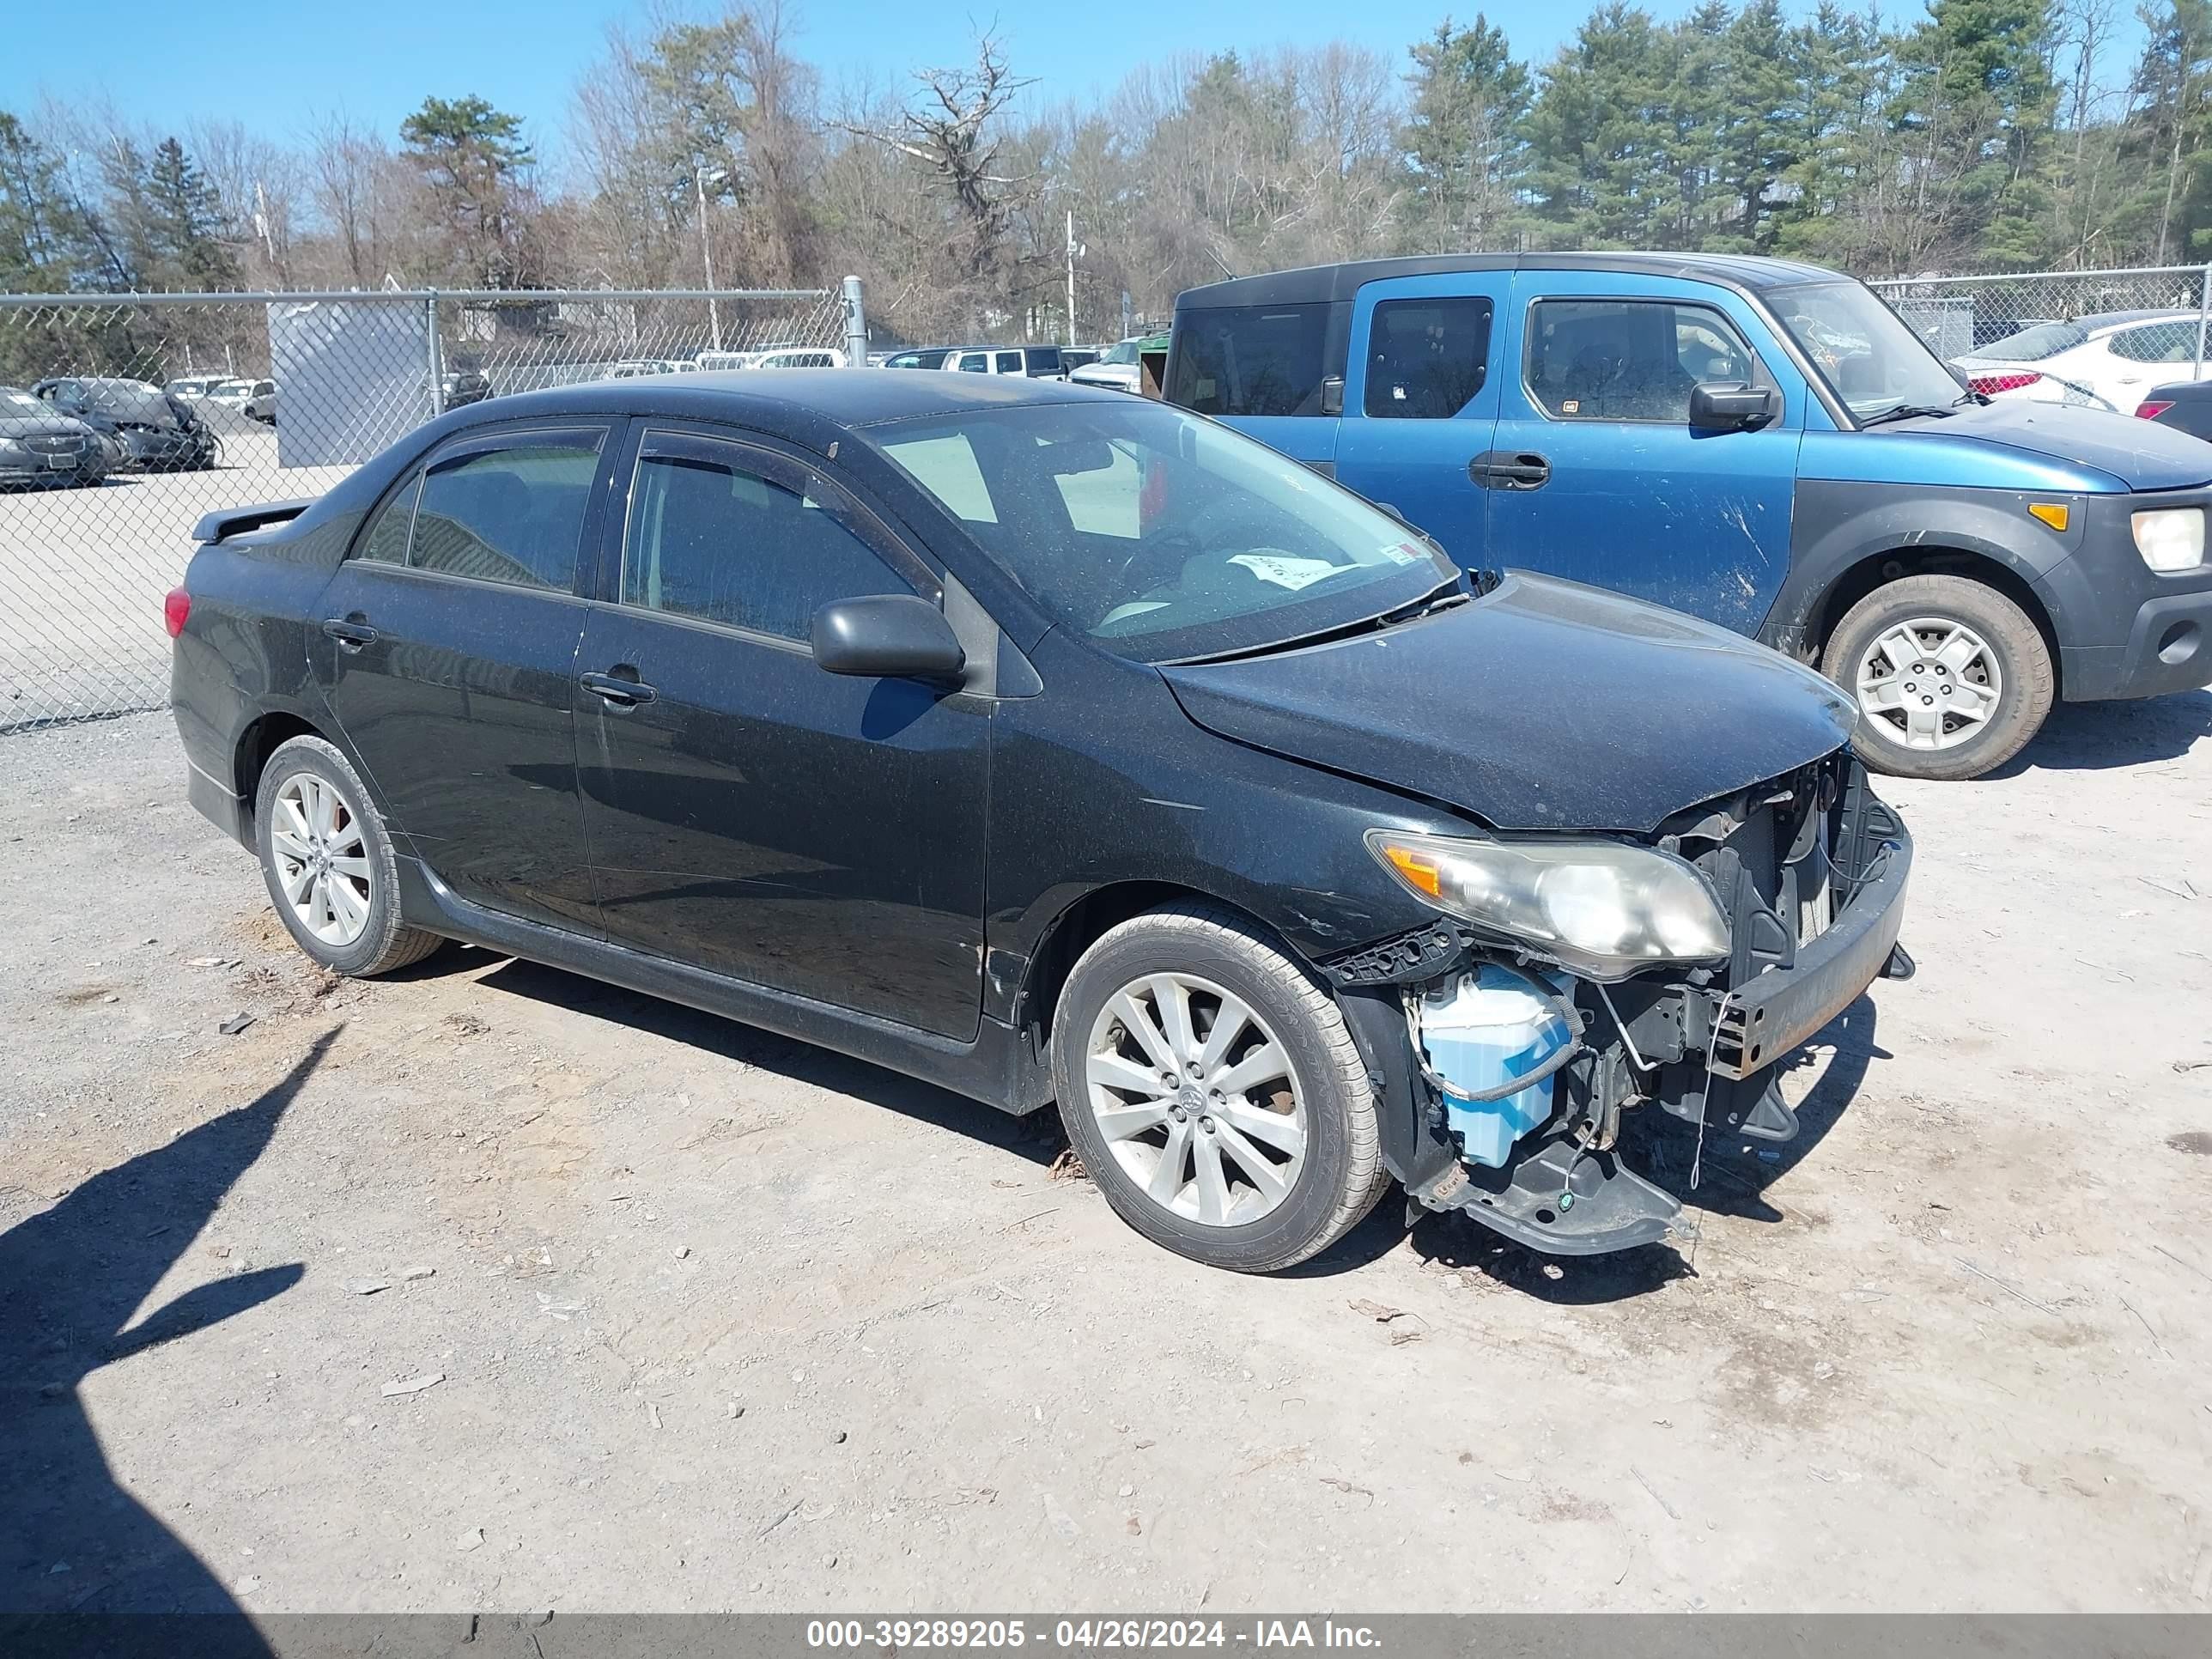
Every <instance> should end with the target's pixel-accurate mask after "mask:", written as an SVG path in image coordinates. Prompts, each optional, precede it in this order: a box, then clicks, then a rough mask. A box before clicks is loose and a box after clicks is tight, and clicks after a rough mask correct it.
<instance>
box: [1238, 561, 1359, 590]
mask: <svg viewBox="0 0 2212 1659" xmlns="http://www.w3.org/2000/svg"><path fill="white" fill-rule="evenodd" d="M1229 562H1230V563H1231V564H1241V565H1243V567H1244V568H1246V569H1247V570H1249V571H1250V572H1251V573H1252V574H1254V575H1255V576H1257V577H1258V578H1259V579H1260V580H1261V581H1263V582H1273V583H1274V584H1275V586H1278V587H1288V588H1300V587H1304V586H1306V585H1307V584H1308V583H1310V582H1317V581H1319V580H1321V579H1322V577H1323V576H1326V575H1328V574H1331V573H1333V572H1334V571H1336V570H1338V569H1340V568H1341V567H1340V566H1337V565H1333V564H1331V563H1330V562H1328V560H1327V559H1294V558H1292V557H1291V556H1290V555H1289V554H1287V553H1238V554H1237V555H1235V556H1232V557H1231V559H1230V561H1229Z"/></svg>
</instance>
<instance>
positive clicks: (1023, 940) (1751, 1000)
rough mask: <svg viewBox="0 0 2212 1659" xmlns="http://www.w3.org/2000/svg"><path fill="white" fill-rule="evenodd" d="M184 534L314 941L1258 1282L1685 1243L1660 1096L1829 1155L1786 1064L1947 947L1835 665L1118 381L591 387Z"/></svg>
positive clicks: (763, 376)
mask: <svg viewBox="0 0 2212 1659" xmlns="http://www.w3.org/2000/svg"><path fill="white" fill-rule="evenodd" d="M197 533H198V538H199V540H200V542H201V544H202V545H201V546H200V548H199V550H198V551H197V553H196V554H195V556H193V558H192V561H191V566H190V568H189V571H188V573H187V575H186V579H185V585H184V586H183V587H182V588H180V589H179V590H177V591H176V592H173V593H172V594H171V595H170V596H169V601H168V607H167V616H168V622H169V626H170V630H171V632H172V634H173V635H174V636H175V638H176V647H175V667H174V677H173V689H174V697H175V710H176V717H177V723H178V726H179V731H180V732H181V734H182V736H183V739H184V746H185V753H186V756H187V757H188V758H189V760H190V763H191V772H190V787H191V799H192V800H193V802H194V804H195V805H197V806H198V807H199V809H200V810H201V811H204V813H206V814H207V815H208V816H209V817H211V818H213V819H214V820H215V821H216V823H220V824H221V825H222V826H223V827H224V828H225V829H228V831H229V832H230V833H231V834H232V835H234V836H236V837H237V838H238V839H239V840H240V841H241V842H245V843H246V845H247V846H249V847H251V848H254V849H255V850H256V851H257V852H258V854H259V856H260V859H261V862H262V866H263V870H264V875H265V877H266V880H267V885H268V889H269V893H270V898H271V900H272V901H273V902H274V904H275V906H276V910H277V914H278V915H280V916H281V917H282V918H283V922H284V924H285V926H286V927H288V928H289V930H290V932H291V933H292V936H293V937H294V939H296V940H297V941H298V943H299V945H300V947H301V949H302V950H303V951H306V952H307V954H308V955H310V956H311V957H313V958H314V959H315V960H317V961H318V962H320V963H324V964H325V965H326V966H328V967H330V968H331V969H335V970H337V971H338V972H341V973H346V974H356V975H370V974H377V973H381V972H385V971H386V970H388V969H393V968H397V967H398V966H400V965H402V964H404V963H411V962H414V961H416V960H417V959H418V958H421V957H424V956H426V955H428V953H429V952H430V951H433V950H435V948H436V947H437V946H438V945H439V943H440V942H441V939H465V940H469V941H471V942H473V943H475V944H477V945H482V946H485V947H488V948H490V949H494V950H497V951H507V952H511V953H513V954H514V955H517V956H521V957H530V958H532V959H535V960H538V961H541V962H545V963H554V964H557V965H559V966H562V967H565V968H568V969H573V970H574V971H577V972H580V973H583V974H587V975H595V976H597V977H599V978H601V979H605V980H608V981H613V982H615V983H617V984H621V985H624V986H628V987H632V988H634V989H637V990H641V991H645V992H649V993H653V994H658V995H661V996H665V997H670V998H673V999H676V1000H679V1001H683V1002H687V1003H690V1004H692V1005H693V1006H698V1007H701V1008H706V1009H709V1010H713V1011H714V1012H719V1013H721V1014H724V1015H726V1016H728V1017H730V1018H735V1019H740V1020H744V1021H746V1022H748V1023H750V1024H756V1025H760V1026H764V1027H767V1028H769V1029H771V1030H776V1031H780V1032H782V1033H785V1034H787V1035H789V1036H797V1037H799V1038H803V1039H805V1040H807V1041H810V1042H819V1043H823V1044H826V1045H828V1046H830V1047H833V1048H839V1049H842V1050H844V1051H845V1052H847V1053H849V1054H857V1055H861V1056H864V1057H866V1058H867V1059H869V1060H875V1061H878V1062H879V1063H881V1064H883V1065H885V1066H892V1067H895V1068H896V1069H899V1070H901V1071H904V1072H907V1073H911V1074H913V1075H915V1076H918V1077H921V1078H925V1079H930V1080H932V1081H934V1082H936V1083H939V1084H941V1085H945V1087H948V1088H951V1089H954V1090H957V1091H961V1092H963V1093H965V1094H968V1095H970V1096H973V1097H975V1098H977V1099H980V1100H982V1101H986V1102H988V1103H991V1104H992V1105H994V1106H998V1107H1000V1108H1002V1109H1006V1110H1009V1111H1014V1112H1028V1111H1031V1110H1034V1109H1037V1108H1039V1107H1041V1106H1043V1105H1045V1104H1046V1103H1050V1102H1057V1103H1058V1105H1059V1109H1060V1115H1061V1117H1062V1119H1063V1120H1064V1121H1065V1123H1066V1128H1067V1133H1068V1134H1069V1137H1070V1138H1071V1139H1072V1140H1073V1144H1074V1146H1075V1147H1076V1149H1077V1151H1078V1152H1079V1154H1080V1156H1081V1158H1082V1162H1083V1164H1084V1167H1085V1170H1088V1171H1089V1173H1090V1174H1091V1176H1092V1177H1093V1178H1094V1179H1095V1180H1096V1181H1097V1183H1098V1185H1099V1187H1100V1188H1101V1189H1102V1190H1103V1192H1104V1194H1105V1195H1106V1197H1107V1198H1108V1200H1109V1201H1110V1202H1111V1203H1112V1204H1113V1206H1115V1209H1116V1210H1117V1211H1119V1212H1121V1215H1122V1216H1123V1217H1125V1218H1127V1220H1128V1221H1129V1222H1130V1223H1132V1224H1133V1225H1134V1226H1136V1227H1137V1228H1139V1230H1141V1231H1143V1232H1145V1233H1146V1234H1147V1235H1149V1236H1150V1237H1152V1238H1154V1239H1156V1240H1158V1241H1159V1242H1160V1243H1164V1244H1166V1245H1168V1246H1170V1247H1171V1248H1173V1249H1177V1250H1181V1251H1182V1252H1184V1253H1186V1254H1188V1255H1192V1256H1194V1257H1196V1258H1198V1259H1200V1260H1201V1261H1208V1262H1212V1263H1215V1264H1218V1265H1220V1266H1223V1267H1234V1268H1239V1269H1245V1270H1250V1271H1267V1270H1272V1269H1277V1268H1282V1267H1289V1266H1291V1264H1293V1263H1296V1262H1298V1261H1303V1260H1304V1259H1306V1258H1307V1257H1309V1256H1311V1255H1313V1254H1315V1253H1316V1251H1319V1250H1321V1249H1324V1248H1326V1247H1327V1246H1328V1244H1329V1243H1332V1242H1333V1241H1334V1240H1335V1239H1336V1238H1338V1237H1340V1236H1341V1235H1342V1234H1343V1233H1344V1232H1345V1231H1346V1230H1347V1229H1348V1228H1350V1227H1351V1226H1352V1225H1353V1224H1354V1223H1355V1222H1357V1221H1358V1219H1359V1218H1360V1217H1361V1216H1363V1215H1364V1214H1365V1213H1366V1212H1368V1210H1369V1209H1370V1207H1371V1206H1373V1204H1374V1203H1375V1201H1376V1199H1377V1197H1378V1196H1379V1195H1380V1194H1381V1193H1382V1192H1383V1188H1385V1187H1386V1186H1387V1185H1388V1184H1389V1182H1391V1181H1392V1180H1394V1179H1395V1180H1396V1181H1398V1182H1402V1183H1403V1185H1404V1186H1405V1188H1406V1189H1407V1193H1408V1194H1410V1195H1411V1197H1412V1198H1413V1200H1414V1201H1415V1202H1416V1203H1418V1204H1419V1205H1421V1206H1425V1207H1427V1208H1430V1209H1434V1210H1458V1211H1464V1212H1466V1213H1467V1214H1468V1215H1470V1216H1472V1217H1474V1218H1475V1219H1476V1220H1478V1221H1480V1222H1481V1223H1483V1224H1484V1225H1487V1226H1490V1227H1492V1228H1495V1229H1497V1230H1498V1231H1501V1232H1503V1233H1504V1234H1506V1235H1507V1236H1509V1237H1512V1238H1515V1239H1517V1240H1521V1241H1522V1242H1524V1243H1528V1244H1530V1245H1532V1246H1534V1247H1535V1248H1537V1249H1546V1250H1553V1251H1558V1252H1563V1253H1585V1252H1591V1251H1598V1250H1606V1249H1620V1248H1624V1247H1626V1246H1629V1245H1633V1244H1639V1243H1647V1242H1650V1241H1652V1240H1655V1239H1657V1238H1660V1237H1663V1236H1664V1235H1665V1234H1666V1233H1667V1232H1668V1231H1669V1229H1670V1226H1671V1225H1672V1224H1673V1222H1674V1219H1675V1218H1676V1216H1677V1213H1678V1211H1677V1204H1676V1200H1675V1199H1674V1196H1672V1195H1671V1194H1669V1193H1668V1192H1667V1191H1664V1190H1662V1188H1659V1187H1657V1186H1656V1185H1654V1184H1652V1183H1651V1182H1647V1181H1645V1180H1644V1179H1643V1178H1642V1177H1640V1176H1638V1175H1636V1174H1634V1173H1632V1171H1631V1170H1629V1169H1628V1168H1627V1167H1626V1163H1625V1162H1624V1160H1623V1159H1622V1158H1621V1157H1620V1155H1619V1153H1618V1152H1617V1151H1616V1146H1617V1144H1618V1143H1619V1137H1620V1130H1621V1121H1622V1115H1623V1113H1624V1111H1625V1110H1626V1109H1629V1108H1632V1107H1634V1106H1636V1105H1638V1103H1646V1102H1649V1103H1656V1105H1657V1106H1658V1107H1659V1108H1660V1109H1662V1112H1664V1113H1667V1114H1671V1115H1674V1116H1675V1117H1678V1118H1680V1119H1682V1120H1684V1121H1685V1123H1686V1126H1687V1127H1681V1128H1680V1129H1676V1130H1674V1131H1673V1133H1680V1134H1682V1135H1685V1136H1691V1135H1697V1134H1702V1133H1705V1131H1706V1130H1707V1129H1710V1131H1711V1133H1713V1134H1715V1135H1721V1134H1725V1135H1727V1136H1729V1138H1730V1139H1735V1138H1737V1137H1742V1136H1750V1137H1753V1138H1755V1139H1759V1138H1763V1139H1787V1138H1788V1137H1789V1136H1790V1134H1791V1133H1794V1132H1795V1129H1796V1121H1795V1119H1794V1118H1793V1117H1792V1116H1791V1115H1790V1109H1789V1108H1788V1107H1787V1106H1786V1105H1785V1104H1784V1103H1783V1101H1782V1098H1781V1097H1780V1095H1779V1093H1778V1091H1776V1090H1775V1089H1774V1088H1773V1087H1772V1080H1773V1078H1774V1075H1775V1068H1776V1066H1777V1065H1778V1063H1779V1062H1781V1061H1783V1060H1784V1059H1785V1058H1786V1057H1787V1056H1788V1055H1789V1054H1790V1052H1791V1051H1792V1050H1793V1049H1795V1048H1796V1047H1797V1046H1798V1045H1800V1044H1801V1043H1802V1042H1804V1041H1805V1040H1806V1039H1807V1038H1808V1036H1811V1035H1812V1034H1813V1033H1814V1031H1816V1030H1819V1029H1820V1027H1821V1026H1822V1025H1823V1024H1825V1023H1826V1021H1827V1020H1828V1019H1829V1018H1832V1016H1833V1015H1834V1014H1835V1013H1836V1012H1838V1010H1840V1009H1842V1008H1843V1007H1844V1006H1847V1005H1848V1004H1850V1002H1851V1001H1852V1000H1855V999H1856V998H1857V996H1858V995H1859V994H1860V993H1861V992H1862V991H1863V989H1864V988H1865V987H1866V986H1867V985H1868V984H1869V981H1872V980H1874V979H1875V978H1876V977H1877V976H1878V975H1882V974H1884V973H1887V974H1889V975H1892V976H1893V977H1903V976H1905V975H1906V974H1907V973H1909V971H1910V969H1911V963H1910V959H1909V958H1908V957H1905V954H1904V952H1903V951H1901V950H1900V949H1899V948H1897V945H1896V939H1897V933H1898V927H1899V920H1900V917H1901V914H1902V908H1903V900H1904V892H1905V880H1906V875H1907V872H1908V871H1909V868H1910V866H1911V842H1910V840H1909V838H1908V837H1907V836H1905V831H1904V829H1903V828H1902V826H1901V825H1900V824H1899V823H1898V821H1897V819H1896V818H1895V817H1894V816H1893V815H1892V814H1891V813H1890V811H1888V809H1887V808H1886V807H1885V806H1883V805H1882V804H1881V802H1880V801H1879V800H1877V799H1875V797H1874V796H1873V794H1872V793H1870V792H1869V787H1868V783H1867V777H1866V774H1865V772H1864V771H1863V769H1862V768H1860V767H1859V766H1858V765H1857V763H1854V762H1853V761H1852V759H1851V758H1850V751H1849V749H1848V747H1847V740H1848V738H1849V737H1850V729H1851V718H1852V717H1851V706H1850V700H1849V699H1848V698H1847V697H1846V696H1844V694H1842V693H1841V692H1839V691H1838V690H1837V689H1836V688H1835V687H1834V686H1832V685H1831V684H1828V682H1826V680H1824V679H1822V678H1820V677H1819V676H1818V675H1816V674H1814V673H1812V672H1811V671H1808V670H1806V669H1804V668H1801V667H1800V666H1798V665H1796V663H1794V662H1791V661H1790V660H1789V659H1786V658H1784V657H1782V656H1780V655H1778V654H1776V653H1773V652H1771V651H1769V650H1767V649H1765V648H1764V647H1760V646H1757V645H1753V644H1751V643H1749V642H1747V641H1744V640H1742V639H1740V638H1738V637H1736V636H1735V635H1731V634H1728V633H1724V632H1723V631H1722V630H1720V629H1716V628H1712V627H1709V626H1707V625H1705V623H1699V622H1697V621H1693V620H1692V619H1690V618H1687V617H1680V616H1676V615H1674V614H1673V613H1671V612H1668V611H1658V610H1655V609H1652V608H1650V607H1649V606H1646V605H1640V604H1638V603H1635V602H1633V601H1631V600H1627V599H1620V598H1618V597H1615V596H1613V595H1611V594H1607V593H1602V592H1596V591H1595V590H1592V589H1589V588H1584V587H1580V586H1571V585H1568V584H1565V583H1559V582H1553V581H1545V580H1538V579H1535V578H1532V577H1523V576H1517V575H1511V574H1508V575H1504V576H1502V577H1501V576H1498V575H1496V574H1469V573H1468V572H1465V571H1462V570H1461V569H1458V568H1455V567H1454V566H1453V565H1452V564H1451V562H1449V561H1448V560H1447V559H1445V558H1444V557H1443V556H1442V554H1441V553H1439V552H1438V551H1437V550H1436V549H1435V548H1434V547H1433V546H1432V545H1431V544H1427V543H1425V541H1423V540H1421V539H1420V538H1419V535H1418V533H1417V532H1413V531H1411V530H1409V529H1407V526H1405V525H1404V524H1402V523H1401V522H1400V521H1399V520H1396V519H1395V518H1392V517H1390V516H1389V515H1388V514H1386V513H1383V512H1381V511H1378V510H1377V509H1376V508H1375V507H1370V505H1369V504H1368V503H1366V502H1365V501H1362V500H1360V499H1359V498H1358V497H1357V496H1354V495H1350V494H1348V493H1347V492H1346V491H1344V490H1342V489H1338V488H1337V487H1336V486H1335V485H1334V484H1332V483H1328V481H1326V480H1324V479H1322V478H1321V477H1318V476H1317V475H1316V474H1315V473H1314V472H1312V471H1309V470H1308V469H1306V468H1304V467H1303V466H1300V465H1297V464H1295V463H1293V462H1291V461H1289V460H1286V459H1284V458H1283V457H1281V456H1280V455H1279V454H1277V453H1275V452H1274V451H1273V450H1271V449H1268V448H1266V447H1262V446H1261V445H1260V444H1258V443H1255V442H1254V441H1250V440H1249V439H1246V438H1244V437H1243V436H1241V435H1238V434H1237V433H1235V432H1232V431H1231V430H1229V429H1227V428H1224V427H1220V426H1218V425H1215V424H1214V423H1212V422H1209V421H1206V420H1205V419H1203V418H1200V417H1198V416H1193V415H1190V414H1188V413H1186V412H1184V411H1182V410H1176V409H1171V408H1168V407H1165V406H1163V405H1161V404H1153V403H1150V402H1146V401H1143V400H1139V399H1135V398H1127V397H1123V396H1121V395H1118V394H1116V393H1114V392H1093V391H1086V390H1085V389H1083V388H1080V387H1069V386H1061V385H1056V384H1050V383H1046V382H1041V381H1037V380H1030V379H1028V378H1027V377H1023V376H1005V377H999V376H982V375H958V374H905V373H897V372H890V371H880V370H878V371H866V370H854V371H847V372H843V373H837V374H825V373H821V372H813V373H801V372H788V373H785V372H776V371H753V372H750V373H746V374H731V375H712V374H698V375H677V376H658V377H653V378H650V379H645V380H630V381H615V382H603V383H598V384H593V385H589V386H571V387H563V388H560V389H558V390H553V391H547V392H533V393H530V394H526V395H524V396H520V397H514V398H501V399H499V400H497V401H495V402H492V403H488V404H481V405H478V406H477V407H475V408H471V409H468V410H460V411H457V412H455V413H453V414H449V415H447V416H444V417H442V418H441V419H440V420H438V421H435V422H432V423H431V424H429V425H428V426H427V427H425V428H422V430H420V431H418V432H416V433H415V434H412V435H410V436H409V437H408V438H407V439H406V440H404V441H403V442H402V443H401V444H400V445H399V446H398V447H395V448H393V449H392V450H391V451H390V452H388V453H386V454H385V455H383V456H382V457H380V459H376V460H374V461H372V462H370V463H369V464H368V465H365V466H363V467H362V468H361V469H360V470H359V471H357V472H356V473H355V474H354V475H353V476H352V477H349V479H347V480H346V481H345V482H344V483H342V484H340V485H339V486H338V487H337V489H333V490H332V491H331V493H330V494H329V495H325V497H323V498H322V499H321V500H320V501H315V502H313V503H305V502H296V501H295V502H285V503H277V504H274V505H271V506H269V507H258V508H251V509H246V510H242V511H237V512H231V513H215V514H211V515H210V516H209V517H208V518H207V519H206V520H203V522H202V523H201V525H200V526H199V530H198V532H197ZM1680 1167H1681V1168H1683V1169H1688V1168H1691V1167H1692V1155H1691V1152H1690V1151H1689V1148H1688V1147H1687V1146H1685V1148H1684V1151H1683V1155H1682V1157H1681V1158H1680ZM878 1200H880V1201H884V1202H891V1203H895V1202H897V1201H899V1200H898V1199H897V1196H896V1194H862V1193H856V1194H855V1195H854V1202H855V1203H867V1202H874V1201H878Z"/></svg>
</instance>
